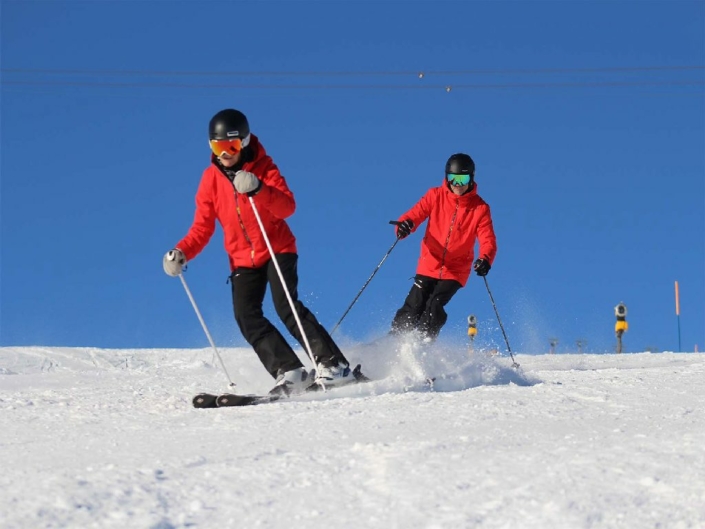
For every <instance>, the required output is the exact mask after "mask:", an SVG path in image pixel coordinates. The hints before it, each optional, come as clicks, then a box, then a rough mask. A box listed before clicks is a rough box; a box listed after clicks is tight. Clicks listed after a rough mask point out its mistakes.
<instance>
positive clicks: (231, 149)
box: [210, 138, 242, 156]
mask: <svg viewBox="0 0 705 529" xmlns="http://www.w3.org/2000/svg"><path fill="white" fill-rule="evenodd" d="M210 144H211V150H212V151H213V154H215V155H216V156H220V155H221V154H223V153H224V152H227V153H228V154H232V155H235V154H237V153H239V152H240V151H241V150H242V140H241V139H240V138H236V139H234V140H210Z"/></svg>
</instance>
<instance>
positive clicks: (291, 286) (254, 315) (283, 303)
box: [230, 253, 348, 378]
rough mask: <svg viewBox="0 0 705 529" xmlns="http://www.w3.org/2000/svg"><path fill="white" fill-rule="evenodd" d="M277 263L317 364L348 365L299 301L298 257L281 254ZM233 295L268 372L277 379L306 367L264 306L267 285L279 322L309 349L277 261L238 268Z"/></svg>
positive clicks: (241, 320)
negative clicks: (275, 264) (268, 315)
mask: <svg viewBox="0 0 705 529" xmlns="http://www.w3.org/2000/svg"><path fill="white" fill-rule="evenodd" d="M277 262H278V263H279V267H280V268H281V271H282V275H283V276H284V281H285V282H286V285H287V288H288V290H289V294H290V295H291V299H292V300H293V301H294V306H295V307H296V312H297V314H298V315H299V319H300V320H301V325H302V326H303V328H304V332H305V333H306V337H307V338H308V341H309V344H310V345H311V349H312V353H313V357H314V358H315V360H316V363H323V364H324V365H338V363H340V362H344V363H348V362H347V360H346V359H345V357H344V356H343V353H342V352H341V351H340V349H339V348H338V346H337V345H336V344H335V342H334V341H333V339H332V338H331V337H330V335H329V334H328V332H327V331H326V330H325V329H324V328H323V326H322V325H321V324H320V323H318V320H316V317H315V316H314V315H313V314H312V313H311V312H310V311H309V310H308V309H307V308H306V307H305V306H304V304H303V303H301V301H299V295H298V291H297V287H298V283H299V275H298V272H297V269H296V264H297V262H298V255H296V254H293V253H283V254H277ZM230 284H231V286H232V294H233V309H234V311H235V321H237V325H238V327H239V328H240V332H242V335H243V336H244V338H245V340H247V343H249V344H250V345H251V346H252V347H253V348H254V350H255V352H256V353H257V356H259V359H260V361H261V362H262V364H263V365H264V367H265V369H266V370H267V371H268V372H269V374H270V375H272V376H273V377H275V378H276V377H277V375H278V374H279V373H280V372H286V371H290V370H292V369H295V368H297V367H303V365H302V364H301V360H299V357H298V356H296V353H294V350H293V349H292V348H291V346H290V345H289V344H288V343H287V341H286V340H285V339H284V337H283V336H282V334H281V333H280V332H279V331H278V330H277V328H276V327H274V325H272V323H271V322H270V321H269V320H268V319H267V318H265V317H264V312H263V311H262V303H263V302H264V295H265V293H266V291H267V284H269V287H270V288H271V291H272V301H273V303H274V308H275V310H276V311H277V315H278V316H279V319H281V321H282V322H283V323H284V325H285V326H286V328H287V329H288V330H289V332H290V333H291V334H292V336H293V337H294V338H296V340H297V341H298V342H299V343H300V344H301V346H302V347H303V348H304V350H305V349H306V345H305V342H304V340H303V337H302V336H301V332H300V331H299V327H298V325H297V324H296V318H295V317H294V313H293V312H292V311H291V306H290V304H289V301H288V300H287V298H286V293H285V292H284V288H283V286H282V283H281V280H280V279H279V275H278V274H277V270H276V268H275V266H274V262H272V261H271V260H269V261H268V262H267V263H266V264H265V265H264V266H261V267H260V268H245V267H238V268H236V269H235V270H234V271H233V273H232V274H231V275H230Z"/></svg>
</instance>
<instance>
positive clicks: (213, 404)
mask: <svg viewBox="0 0 705 529" xmlns="http://www.w3.org/2000/svg"><path fill="white" fill-rule="evenodd" d="M361 369H362V368H361V366H360V364H358V365H357V366H355V369H353V370H352V375H353V377H352V378H351V379H350V381H348V382H344V383H342V384H336V385H335V386H332V387H329V388H324V386H322V385H321V384H318V383H317V382H314V383H313V384H311V385H310V386H308V387H307V388H306V389H305V390H304V393H310V392H314V391H322V390H323V389H326V390H332V389H337V388H341V387H344V386H349V385H350V384H359V383H361V382H370V381H371V379H370V378H368V377H367V376H365V375H364V374H363V373H362V370H361ZM292 397H295V395H292ZM288 398H290V397H289V396H287V395H235V394H232V393H224V394H221V395H213V394H211V393H199V394H198V395H196V396H195V397H194V398H193V407H194V408H227V407H232V406H256V405H258V404H269V403H270V402H276V401H279V400H285V399H288Z"/></svg>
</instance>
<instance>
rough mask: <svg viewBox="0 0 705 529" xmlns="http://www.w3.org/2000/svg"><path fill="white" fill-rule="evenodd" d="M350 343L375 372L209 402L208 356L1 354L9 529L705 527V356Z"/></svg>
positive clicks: (219, 385) (259, 383)
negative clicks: (279, 397)
mask: <svg viewBox="0 0 705 529" xmlns="http://www.w3.org/2000/svg"><path fill="white" fill-rule="evenodd" d="M299 354H300V356H301V357H302V358H304V355H303V354H302V353H301V352H300V351H299ZM346 354H347V356H348V357H349V358H350V360H351V361H352V362H361V363H362V365H363V371H364V372H365V373H366V374H368V375H369V376H371V377H373V378H375V381H374V382H372V383H368V384H360V385H353V386H347V387H345V388H340V389H337V390H334V391H330V392H327V393H323V394H321V393H315V394H309V395H306V396H303V397H301V398H297V399H295V400H290V401H284V402H278V403H274V404H266V405H262V406H255V407H249V408H228V409H219V410H218V409H216V410H196V409H193V408H192V407H191V398H192V397H193V395H195V394H196V393H199V392H201V391H210V392H226V391H228V390H229V389H228V388H227V384H226V383H225V381H226V377H225V375H224V374H223V372H222V371H221V369H220V367H219V364H218V362H217V361H214V359H213V352H212V350H210V349H198V350H192V349H171V350H166V349H160V350H108V349H96V348H66V347H5V348H0V447H1V449H2V452H1V453H2V472H0V491H2V494H0V527H2V528H26V527H32V528H34V527H46V528H50V527H51V528H63V527H70V528H74V527H81V528H92V527H95V528H125V527H131V528H132V527H145V528H154V529H169V528H181V527H208V528H210V527H219V528H228V527H233V528H280V527H281V528H292V527H296V528H315V529H318V528H321V529H322V528H326V529H328V528H330V527H336V528H360V527H369V528H400V529H401V528H404V529H406V528H412V529H413V528H419V529H420V528H466V527H467V528H476V527H479V528H650V527H654V528H656V527H661V528H676V529H681V528H683V529H684V528H703V527H705V448H704V447H705V412H704V411H703V409H704V408H705V384H703V378H704V376H705V355H703V354H694V353H687V354H686V353H679V354H675V353H661V354H649V353H640V354H625V355H542V356H530V355H518V356H517V360H518V361H519V363H520V364H521V368H520V369H519V370H514V369H512V368H511V367H510V365H511V362H510V360H509V359H508V358H506V357H487V356H485V355H484V354H483V353H482V352H477V353H475V354H474V355H472V356H470V355H469V354H468V351H467V350H466V349H465V348H464V347H460V346H450V345H444V344H436V345H433V346H421V345H418V344H412V343H401V344H394V343H392V342H390V340H389V339H387V340H381V341H380V342H377V343H375V344H371V345H353V346H351V347H349V348H348V349H346ZM221 355H222V356H223V359H224V360H225V363H226V366H227V368H228V371H229V372H230V375H231V377H232V378H233V380H235V382H236V383H238V388H237V390H238V391H239V392H241V393H263V392H266V391H267V390H268V389H269V388H270V387H271V385H272V380H271V379H270V378H269V376H268V375H267V374H266V373H265V372H264V370H263V369H262V367H261V366H260V365H259V362H258V360H257V358H256V355H255V354H254V353H253V352H252V351H251V350H249V349H223V350H221ZM434 376H435V377H436V381H435V382H434V390H433V391H431V390H430V389H429V388H428V386H427V385H426V384H424V379H425V378H426V377H434Z"/></svg>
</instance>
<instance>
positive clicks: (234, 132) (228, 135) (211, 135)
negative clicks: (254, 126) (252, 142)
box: [208, 108, 250, 140]
mask: <svg viewBox="0 0 705 529" xmlns="http://www.w3.org/2000/svg"><path fill="white" fill-rule="evenodd" d="M249 133H250V124H249V123H248V122H247V117H245V114H243V113H242V112H240V111H239V110H235V109H232V108H226V109H225V110H221V111H220V112H218V113H217V114H216V115H215V116H213V117H212V118H211V122H210V123H209V124H208V139H211V140H232V139H235V138H240V139H241V140H242V139H245V138H246V137H247V135H248V134H249Z"/></svg>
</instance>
